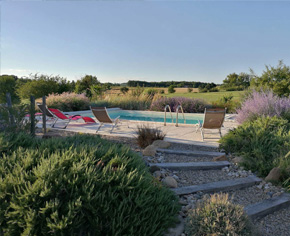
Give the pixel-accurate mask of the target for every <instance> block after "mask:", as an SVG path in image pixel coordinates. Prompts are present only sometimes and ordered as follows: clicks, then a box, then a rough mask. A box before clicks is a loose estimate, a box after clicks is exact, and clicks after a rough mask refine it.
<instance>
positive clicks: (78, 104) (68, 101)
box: [46, 92, 90, 111]
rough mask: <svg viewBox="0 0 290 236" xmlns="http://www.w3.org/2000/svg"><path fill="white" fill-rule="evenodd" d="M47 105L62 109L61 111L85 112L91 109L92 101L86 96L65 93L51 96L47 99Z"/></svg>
mask: <svg viewBox="0 0 290 236" xmlns="http://www.w3.org/2000/svg"><path fill="white" fill-rule="evenodd" d="M46 104H47V106H48V107H50V108H56V109H60V110H61V111H83V110H88V109H89V105H90V100H89V99H88V98H87V97H86V95H85V94H76V93H66V92H65V93H62V94H50V95H49V96H48V97H47V99H46Z"/></svg>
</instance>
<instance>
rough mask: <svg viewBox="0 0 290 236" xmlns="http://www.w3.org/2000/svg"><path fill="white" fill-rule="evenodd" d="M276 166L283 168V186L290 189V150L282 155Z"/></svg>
mask: <svg viewBox="0 0 290 236" xmlns="http://www.w3.org/2000/svg"><path fill="white" fill-rule="evenodd" d="M276 166H278V167H279V168H280V169H281V177H280V179H281V182H282V184H283V186H284V187H285V188H286V189H287V190H288V191H290V152H288V153H287V154H286V155H285V156H281V157H280V158H279V159H278V160H277V162H276Z"/></svg>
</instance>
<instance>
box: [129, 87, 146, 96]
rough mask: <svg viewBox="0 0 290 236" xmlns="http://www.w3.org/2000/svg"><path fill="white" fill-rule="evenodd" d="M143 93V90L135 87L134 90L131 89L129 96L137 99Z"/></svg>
mask: <svg viewBox="0 0 290 236" xmlns="http://www.w3.org/2000/svg"><path fill="white" fill-rule="evenodd" d="M143 93H144V88H142V87H140V86H137V87H136V88H135V89H131V95H132V96H133V97H139V96H141V95H142V94H143Z"/></svg>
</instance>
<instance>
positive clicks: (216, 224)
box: [185, 194, 257, 236]
mask: <svg viewBox="0 0 290 236" xmlns="http://www.w3.org/2000/svg"><path fill="white" fill-rule="evenodd" d="M185 232H186V234H187V235H188V236H207V235H240V236H254V235H257V232H254V228H253V225H252V223H251V222H250V220H249V218H248V217H247V215H246V214H245V213H244V210H243V207H242V206H240V205H235V204H233V203H231V202H230V201H229V199H228V194H214V195H212V196H211V198H210V199H204V201H203V202H202V203H200V204H199V205H198V206H197V207H196V209H193V210H192V211H190V212H189V215H188V219H187V222H186V227H185Z"/></svg>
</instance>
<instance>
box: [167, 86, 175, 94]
mask: <svg viewBox="0 0 290 236" xmlns="http://www.w3.org/2000/svg"><path fill="white" fill-rule="evenodd" d="M174 88H175V86H174V85H170V86H169V87H168V93H175V89H174Z"/></svg>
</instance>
